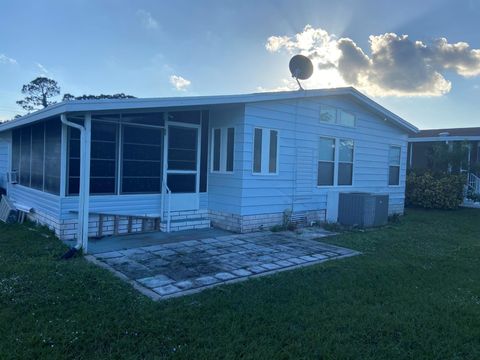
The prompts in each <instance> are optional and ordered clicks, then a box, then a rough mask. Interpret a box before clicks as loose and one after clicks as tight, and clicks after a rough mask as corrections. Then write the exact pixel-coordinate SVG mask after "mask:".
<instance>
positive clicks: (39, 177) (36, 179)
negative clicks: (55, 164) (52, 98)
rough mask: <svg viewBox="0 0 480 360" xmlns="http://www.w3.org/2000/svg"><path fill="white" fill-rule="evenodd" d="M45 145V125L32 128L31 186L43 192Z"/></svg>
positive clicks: (39, 124) (41, 124) (40, 124)
mask: <svg viewBox="0 0 480 360" xmlns="http://www.w3.org/2000/svg"><path fill="white" fill-rule="evenodd" d="M44 145H45V123H43V122H41V123H38V124H35V125H33V126H32V166H31V186H32V188H34V189H38V190H43V156H44Z"/></svg>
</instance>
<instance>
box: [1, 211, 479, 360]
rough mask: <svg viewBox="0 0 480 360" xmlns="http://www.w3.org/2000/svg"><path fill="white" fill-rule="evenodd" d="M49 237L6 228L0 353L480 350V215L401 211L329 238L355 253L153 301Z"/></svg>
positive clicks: (190, 355) (327, 354) (246, 354)
mask: <svg viewBox="0 0 480 360" xmlns="http://www.w3.org/2000/svg"><path fill="white" fill-rule="evenodd" d="M42 234H43V235H42ZM45 234H48V232H45V231H43V233H42V231H39V230H37V231H31V230H28V229H27V228H26V227H25V226H20V225H16V226H7V225H4V224H0V359H38V358H42V359H43V358H45V359H66V358H71V359H73V358H75V359H107V358H117V359H118V358H126V359H137V358H140V359H143V358H146V359H151V358H163V357H173V358H181V359H215V358H226V359H233V358H255V359H289V358H292V359H319V358H326V359H344V358H349V359H480V210H473V209H471V210H466V209H465V210H458V211H448V212H440V211H421V210H408V212H407V215H406V216H405V217H404V218H402V220H401V222H400V223H399V224H395V225H389V226H387V227H386V228H384V229H381V230H374V231H367V232H354V233H345V234H342V235H340V236H337V237H333V238H329V239H327V241H328V242H331V243H334V244H338V245H341V246H346V247H349V248H352V249H355V250H360V251H362V252H363V255H361V256H356V257H353V258H347V259H343V260H335V261H330V262H326V263H323V264H319V265H315V266H310V267H306V268H303V269H300V270H295V271H287V272H283V273H279V274H277V275H274V276H269V277H263V278H257V279H254V280H250V281H246V282H241V283H237V284H234V285H229V286H222V287H218V288H214V289H212V290H208V291H205V292H202V293H200V294H196V295H193V296H187V297H182V298H177V299H173V300H169V301H164V302H158V303H155V302H153V301H151V300H149V299H148V298H145V297H143V296H142V295H140V294H139V293H137V292H136V291H135V290H133V289H132V288H131V287H130V286H129V285H127V284H125V283H123V282H122V281H120V280H118V279H117V278H115V277H114V276H113V275H111V274H110V273H109V272H107V271H105V270H102V269H100V268H97V267H95V266H94V265H91V264H89V263H87V262H86V261H85V260H83V259H82V258H76V259H73V260H69V261H59V260H57V258H58V256H59V255H61V254H62V253H63V252H64V251H65V247H64V246H63V245H62V244H61V243H60V241H58V240H56V239H54V238H53V237H52V236H50V237H46V235H45Z"/></svg>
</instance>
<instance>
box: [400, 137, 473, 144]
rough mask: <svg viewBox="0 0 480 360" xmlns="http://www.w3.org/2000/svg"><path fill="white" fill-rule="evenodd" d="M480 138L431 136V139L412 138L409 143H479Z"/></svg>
mask: <svg viewBox="0 0 480 360" xmlns="http://www.w3.org/2000/svg"><path fill="white" fill-rule="evenodd" d="M478 140H480V136H431V137H411V138H409V139H408V142H411V143H421V142H444V141H478Z"/></svg>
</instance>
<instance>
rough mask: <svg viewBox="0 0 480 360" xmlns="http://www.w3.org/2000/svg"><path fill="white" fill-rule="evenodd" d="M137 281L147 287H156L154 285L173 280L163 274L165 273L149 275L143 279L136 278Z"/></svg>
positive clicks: (161, 284) (165, 283)
mask: <svg viewBox="0 0 480 360" xmlns="http://www.w3.org/2000/svg"><path fill="white" fill-rule="evenodd" d="M137 281H138V282H139V283H141V284H142V285H144V286H146V287H149V288H156V287H159V286H164V285H168V284H171V283H173V282H174V280H172V279H170V278H169V277H168V276H165V275H156V276H151V277H147V278H143V279H138V280H137Z"/></svg>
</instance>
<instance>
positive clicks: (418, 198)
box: [405, 172, 466, 209]
mask: <svg viewBox="0 0 480 360" xmlns="http://www.w3.org/2000/svg"><path fill="white" fill-rule="evenodd" d="M465 184H466V178H465V176H464V175H453V174H447V175H432V174H431V173H424V174H421V175H420V174H416V173H414V172H411V173H409V174H408V175H407V187H406V193H405V202H406V205H407V206H418V207H423V208H426V209H456V208H458V206H459V205H460V204H461V203H462V202H463V198H464V189H465Z"/></svg>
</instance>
